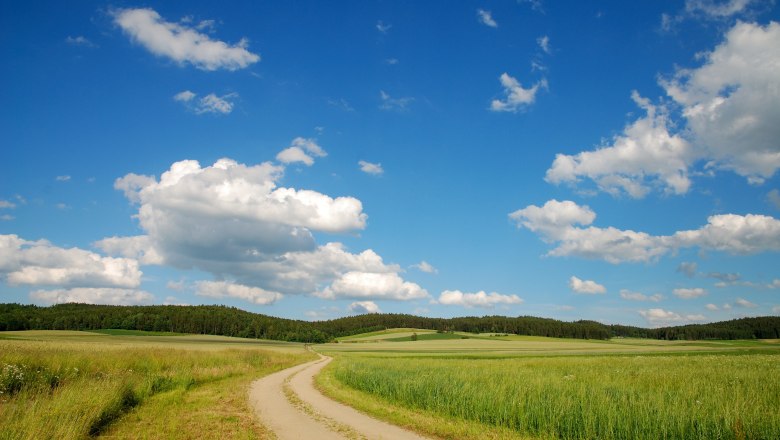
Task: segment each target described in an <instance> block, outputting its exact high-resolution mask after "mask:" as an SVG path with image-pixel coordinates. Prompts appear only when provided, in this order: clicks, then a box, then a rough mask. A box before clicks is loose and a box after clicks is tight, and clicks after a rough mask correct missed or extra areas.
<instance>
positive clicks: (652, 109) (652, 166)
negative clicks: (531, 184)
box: [545, 92, 695, 198]
mask: <svg viewBox="0 0 780 440" xmlns="http://www.w3.org/2000/svg"><path fill="white" fill-rule="evenodd" d="M632 98H633V99H634V101H635V102H636V103H637V105H639V106H640V107H641V108H642V109H644V110H645V112H646V113H647V114H646V116H645V117H644V118H640V119H638V120H636V121H635V122H633V123H632V124H630V125H629V126H627V127H626V128H625V130H624V132H623V134H621V135H619V136H616V137H615V138H614V139H613V140H612V143H611V145H606V146H603V147H601V148H599V149H597V150H595V151H584V152H582V153H578V154H576V155H572V156H570V155H565V154H558V155H556V156H555V160H554V161H553V164H552V166H551V167H550V169H548V170H547V174H546V175H545V180H547V181H548V182H550V183H555V184H558V183H562V182H567V183H576V182H578V181H579V180H580V179H581V178H588V179H591V180H592V181H593V182H595V183H596V185H597V186H598V188H599V189H600V190H602V191H605V192H608V193H611V194H613V195H618V194H621V193H626V194H628V195H629V196H631V197H634V198H641V197H644V196H645V195H646V194H647V193H648V192H649V191H650V186H652V185H655V186H659V187H661V188H663V190H664V191H666V192H670V193H674V194H682V193H685V192H687V191H688V188H689V187H690V184H691V182H690V180H689V178H688V167H689V165H690V164H691V162H692V161H693V159H694V158H695V156H694V152H693V149H692V148H691V146H690V145H689V143H688V142H687V141H685V140H684V139H683V138H682V137H680V136H679V135H673V134H671V133H670V132H669V124H670V122H669V116H668V114H667V112H666V111H665V109H663V108H658V107H656V106H654V105H652V104H651V103H650V101H649V100H647V99H644V98H642V97H640V96H639V94H638V93H636V92H634V93H633V94H632Z"/></svg>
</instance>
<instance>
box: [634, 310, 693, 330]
mask: <svg viewBox="0 0 780 440" xmlns="http://www.w3.org/2000/svg"><path fill="white" fill-rule="evenodd" d="M639 314H640V315H642V317H643V318H645V320H647V322H648V323H649V324H650V325H652V326H653V327H662V326H669V325H680V324H688V323H692V322H701V321H706V320H707V318H706V317H705V316H704V315H693V314H689V315H681V314H679V313H675V312H672V311H669V310H664V309H648V310H640V311H639Z"/></svg>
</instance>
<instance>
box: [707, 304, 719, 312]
mask: <svg viewBox="0 0 780 440" xmlns="http://www.w3.org/2000/svg"><path fill="white" fill-rule="evenodd" d="M704 307H705V308H706V309H707V310H710V311H713V312H715V311H718V310H720V309H719V308H718V306H716V305H715V304H707V305H706V306H704Z"/></svg>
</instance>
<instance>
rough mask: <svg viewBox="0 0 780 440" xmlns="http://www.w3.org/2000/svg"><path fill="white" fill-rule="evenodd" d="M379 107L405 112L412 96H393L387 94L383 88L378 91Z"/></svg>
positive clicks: (411, 101)
mask: <svg viewBox="0 0 780 440" xmlns="http://www.w3.org/2000/svg"><path fill="white" fill-rule="evenodd" d="M379 99H380V103H379V108H380V109H382V110H390V111H397V112H405V111H406V110H408V109H409V105H410V104H411V103H413V102H414V98H412V97H411V96H406V97H403V98H393V97H392V96H390V95H389V94H387V93H386V92H385V91H384V90H380V91H379Z"/></svg>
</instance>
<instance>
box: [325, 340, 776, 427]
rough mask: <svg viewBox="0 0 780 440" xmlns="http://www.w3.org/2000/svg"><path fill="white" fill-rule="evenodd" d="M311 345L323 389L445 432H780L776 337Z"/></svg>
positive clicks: (377, 412) (399, 420) (412, 423)
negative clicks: (323, 362) (319, 357)
mask: <svg viewBox="0 0 780 440" xmlns="http://www.w3.org/2000/svg"><path fill="white" fill-rule="evenodd" d="M375 336H376V335H369V336H367V338H369V339H370V338H374V337H375ZM463 336H467V335H465V334H464V335H463ZM353 339H355V340H360V339H361V337H356V338H353ZM319 349H320V350H321V351H323V352H326V353H330V354H334V355H335V360H334V362H333V363H332V364H331V365H330V366H329V367H328V368H327V369H326V370H325V372H324V373H323V375H322V376H321V377H320V378H319V379H318V384H319V386H320V388H321V389H323V390H324V391H325V392H326V393H327V394H329V395H331V396H333V397H335V398H337V399H339V400H342V401H345V402H349V403H351V404H353V405H355V406H358V407H360V408H362V409H363V410H365V411H369V412H371V413H373V414H375V415H376V416H378V417H381V418H386V419H389V420H392V421H394V422H396V423H399V424H402V425H405V426H407V427H410V428H412V429H415V430H418V431H421V432H425V433H428V434H432V435H437V436H441V437H443V438H474V439H477V438H564V439H590V438H593V439H596V438H598V439H628V438H632V439H633V438H637V439H660V438H670V439H671V438H680V439H688V438H696V439H715V438H722V439H731V438H734V439H739V438H760V439H773V438H780V412H778V411H777V408H780V345H778V343H777V341H697V342H684V341H679V342H663V341H647V340H632V339H615V340H612V341H583V340H561V339H548V338H539V337H519V336H497V335H473V337H469V339H447V340H428V341H426V340H419V339H418V340H417V341H410V342H368V343H360V344H357V343H355V344H353V343H339V344H329V345H325V346H320V347H319Z"/></svg>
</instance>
